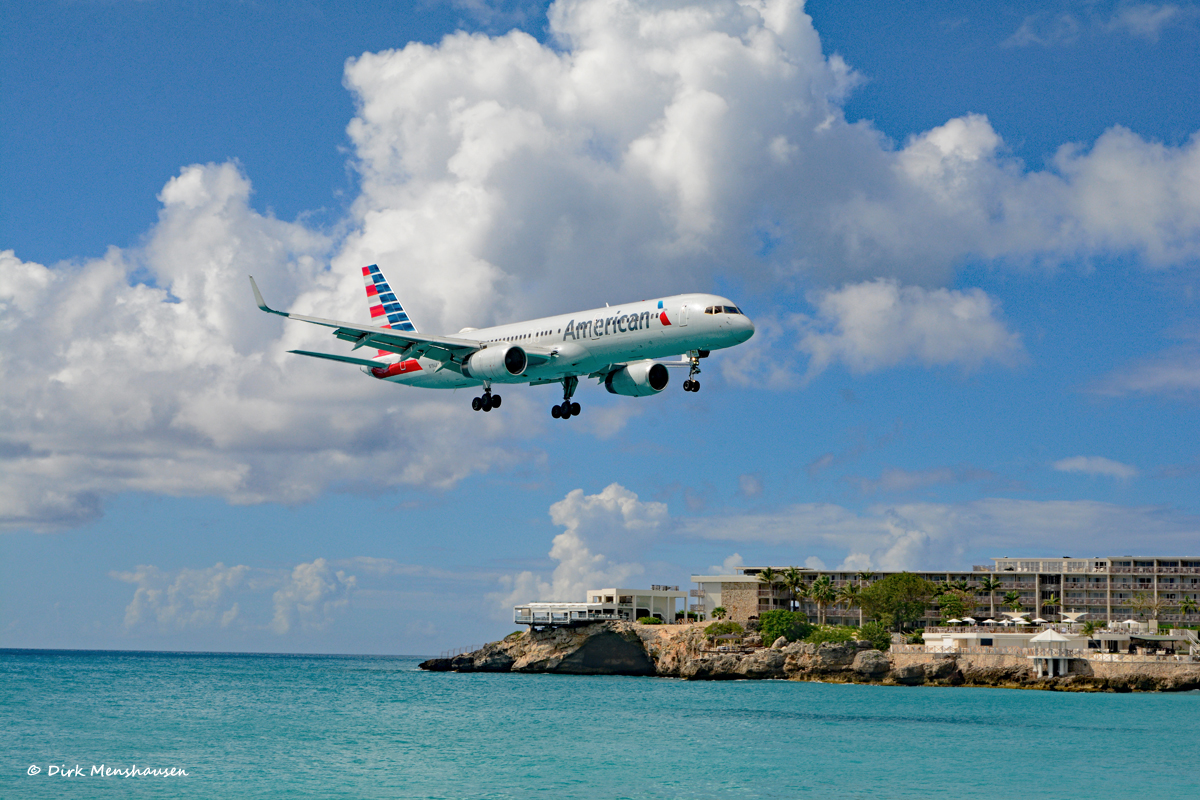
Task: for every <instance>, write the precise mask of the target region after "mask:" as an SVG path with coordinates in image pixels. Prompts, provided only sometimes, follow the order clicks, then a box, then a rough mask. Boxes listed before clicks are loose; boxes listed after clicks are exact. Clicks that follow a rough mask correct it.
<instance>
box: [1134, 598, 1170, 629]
mask: <svg viewBox="0 0 1200 800" xmlns="http://www.w3.org/2000/svg"><path fill="white" fill-rule="evenodd" d="M1131 605H1132V608H1133V611H1134V613H1135V614H1147V615H1149V617H1150V619H1158V616H1159V614H1161V613H1162V612H1163V609H1164V608H1166V605H1167V603H1166V601H1165V600H1159V599H1158V598H1156V597H1152V596H1150V595H1148V594H1146V593H1145V592H1136V593H1135V594H1134V595H1133V603H1132V604H1131ZM1151 633H1153V631H1151Z"/></svg>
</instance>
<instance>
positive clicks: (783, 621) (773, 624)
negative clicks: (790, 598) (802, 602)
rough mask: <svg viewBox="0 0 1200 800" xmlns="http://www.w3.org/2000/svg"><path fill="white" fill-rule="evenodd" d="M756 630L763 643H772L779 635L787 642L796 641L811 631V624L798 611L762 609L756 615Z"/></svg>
mask: <svg viewBox="0 0 1200 800" xmlns="http://www.w3.org/2000/svg"><path fill="white" fill-rule="evenodd" d="M758 630H759V633H760V634H762V640H763V644H765V645H772V644H774V643H775V640H776V639H778V638H779V637H780V636H782V637H783V638H785V639H787V640H788V641H789V642H798V641H800V640H801V639H803V638H804V637H806V636H808V635H809V634H810V633H812V630H813V626H812V625H809V624H808V618H807V617H806V616H804V615H803V614H801V613H800V612H799V611H784V610H783V609H776V610H775V611H764V612H763V613H761V614H759V615H758Z"/></svg>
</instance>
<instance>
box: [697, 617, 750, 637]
mask: <svg viewBox="0 0 1200 800" xmlns="http://www.w3.org/2000/svg"><path fill="white" fill-rule="evenodd" d="M744 632H745V631H744V630H743V629H742V626H741V625H738V624H737V623H736V622H733V621H732V620H730V621H729V622H714V623H713V624H711V625H709V626H708V627H707V628H705V629H704V633H705V634H706V635H708V636H724V635H725V634H727V633H744Z"/></svg>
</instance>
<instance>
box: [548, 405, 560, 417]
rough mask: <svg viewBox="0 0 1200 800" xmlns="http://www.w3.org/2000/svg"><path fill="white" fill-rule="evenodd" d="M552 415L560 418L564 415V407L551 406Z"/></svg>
mask: <svg viewBox="0 0 1200 800" xmlns="http://www.w3.org/2000/svg"><path fill="white" fill-rule="evenodd" d="M550 416H552V417H554V418H555V419H558V418H559V417H561V416H562V409H561V408H559V407H558V406H550Z"/></svg>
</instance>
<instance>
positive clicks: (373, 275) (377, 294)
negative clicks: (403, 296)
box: [362, 264, 417, 356]
mask: <svg viewBox="0 0 1200 800" xmlns="http://www.w3.org/2000/svg"><path fill="white" fill-rule="evenodd" d="M362 271H363V283H364V284H365V285H366V288H367V306H368V307H369V308H370V310H371V322H372V323H374V324H375V325H378V326H380V327H381V328H394V329H395V330H398V331H405V332H407V333H416V332H417V328H416V326H415V325H413V324H412V321H411V320H410V319H409V318H408V314H407V313H405V311H404V306H402V305H400V301H399V300H397V299H396V293H395V292H393V291H392V287H391V286H390V285H389V284H388V282H387V279H386V278H384V277H383V273H382V272H381V271H380V270H379V266H378V265H377V264H372V265H371V266H369V267H363V268H362ZM379 355H381V356H386V355H391V354H390V353H388V352H387V351H386V350H380V351H379Z"/></svg>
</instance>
